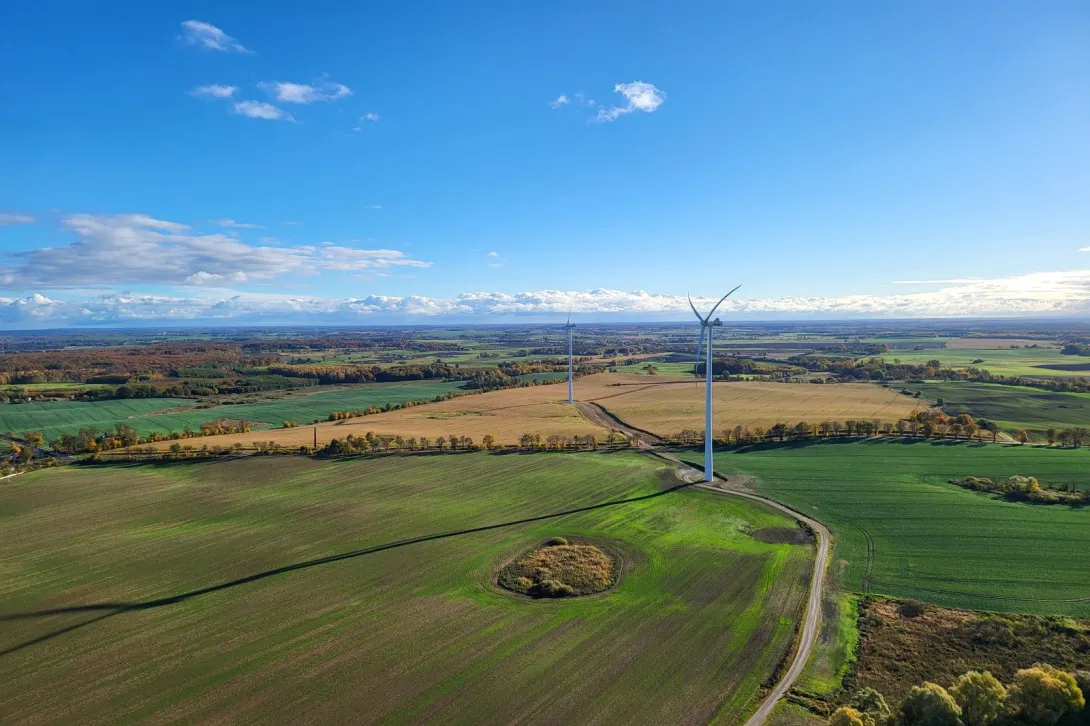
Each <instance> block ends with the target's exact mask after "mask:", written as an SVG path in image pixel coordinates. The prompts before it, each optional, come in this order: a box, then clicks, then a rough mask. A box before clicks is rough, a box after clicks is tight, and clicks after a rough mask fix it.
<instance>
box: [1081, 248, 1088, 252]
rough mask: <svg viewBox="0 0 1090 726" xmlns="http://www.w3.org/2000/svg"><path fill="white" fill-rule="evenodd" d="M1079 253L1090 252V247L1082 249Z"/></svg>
mask: <svg viewBox="0 0 1090 726" xmlns="http://www.w3.org/2000/svg"><path fill="white" fill-rule="evenodd" d="M1079 252H1090V247H1080V248H1079Z"/></svg>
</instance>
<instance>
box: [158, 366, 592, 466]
mask: <svg viewBox="0 0 1090 726" xmlns="http://www.w3.org/2000/svg"><path fill="white" fill-rule="evenodd" d="M601 377H602V376H594V378H601ZM580 383H582V381H580ZM567 398H568V392H567V387H566V386H563V385H544V386H530V387H528V388H511V389H507V390H503V391H492V392H490V393H482V394H478V395H469V396H460V397H458V398H454V399H451V400H449V401H440V402H439V403H429V404H426V405H423V406H414V407H412V408H406V409H399V410H397V411H389V412H387V413H379V414H374V415H371V416H361V417H358V418H351V419H345V420H343V421H336V422H331V423H321V424H317V425H316V427H311V426H306V427H302V426H301V427H299V428H295V429H281V430H272V431H262V432H260V433H258V434H256V435H255V434H253V433H249V434H230V435H226V436H210V437H205V438H201V439H194V440H193V441H191V442H187V443H195V444H197V445H198V446H199V445H202V444H208V445H209V446H230V445H233V444H234V443H236V442H237V443H240V444H243V445H244V446H245V445H249V444H250V443H251V442H252V441H256V440H259V439H260V440H262V441H275V442H277V443H279V444H281V445H283V446H290V447H297V446H304V445H310V444H311V443H312V442H313V440H314V428H317V432H318V444H319V445H322V444H325V443H327V442H329V441H330V440H332V439H335V438H337V439H343V438H345V437H347V436H348V435H349V434H353V435H355V436H363V435H364V434H366V433H367V432H368V431H371V432H374V433H375V434H378V435H389V436H396V435H399V434H400V435H402V436H406V437H408V436H416V437H420V436H427V437H429V438H433V439H434V438H435V437H438V436H450V435H452V434H453V435H457V436H469V437H470V438H472V439H473V440H474V441H476V442H477V443H480V441H481V439H483V438H484V437H485V436H486V435H491V436H494V437H495V438H496V441H497V442H499V443H501V444H517V443H518V440H519V437H520V436H522V435H523V434H525V433H530V434H541V436H542V437H548V436H551V435H554V434H557V435H562V436H576V435H578V436H586V435H588V434H595V435H597V436H599V437H604V436H605V435H606V433H607V431H606V430H605V429H603V428H601V427H599V426H597V425H595V424H593V423H591V422H590V421H587V420H586V419H585V418H583V416H582V415H581V414H580V413H579V411H578V410H577V409H576V408H575V407H574V406H569V405H568V402H567ZM169 445H170V444H169V442H167V443H166V444H163V445H160V446H159V447H158V448H166V447H168V446H169Z"/></svg>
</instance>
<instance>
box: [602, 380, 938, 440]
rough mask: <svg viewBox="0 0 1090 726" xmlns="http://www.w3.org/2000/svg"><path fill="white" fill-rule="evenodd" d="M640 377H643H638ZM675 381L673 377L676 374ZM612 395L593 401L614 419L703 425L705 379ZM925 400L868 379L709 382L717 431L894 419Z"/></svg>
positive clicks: (623, 389)
mask: <svg viewBox="0 0 1090 726" xmlns="http://www.w3.org/2000/svg"><path fill="white" fill-rule="evenodd" d="M641 378H643V379H644V380H646V379H647V377H646V376H641ZM674 380H677V379H674ZM613 391H614V393H613V395H606V396H602V397H599V398H597V399H590V400H595V402H597V403H598V404H600V405H601V406H603V407H604V408H606V409H607V410H608V411H609V412H610V413H612V414H613V415H614V416H616V417H617V418H619V419H621V420H622V421H624V422H625V423H627V424H630V425H632V426H635V427H637V428H641V429H644V430H646V431H651V432H652V433H656V434H658V435H660V436H669V435H670V434H674V433H677V432H678V431H681V430H682V429H697V430H702V429H703V428H704V384H703V383H702V382H695V381H693V380H692V379H689V380H688V381H687V382H685V383H668V382H666V381H662V382H660V383H659V385H650V386H635V385H631V386H629V385H624V386H619V387H616V388H614V389H613ZM923 405H925V404H922V403H920V402H919V401H917V400H915V399H912V398H910V397H908V396H903V395H901V394H900V393H897V392H896V391H894V390H891V389H888V388H882V387H881V386H877V385H874V384H870V383H833V384H813V383H771V382H765V381H737V382H720V383H715V384H714V385H713V386H712V409H713V420H714V425H715V431H716V433H717V434H718V433H719V432H721V431H723V429H725V428H728V427H729V428H733V427H735V426H749V427H754V426H763V427H765V428H768V427H769V426H771V425H773V424H775V423H779V422H782V423H786V424H789V425H792V426H793V425H795V424H796V423H798V422H800V421H807V422H812V423H820V422H821V421H825V420H830V421H839V422H841V423H843V422H844V421H846V420H849V419H855V420H863V421H871V420H874V419H877V420H879V421H883V422H885V421H888V422H891V423H895V422H896V421H897V420H899V419H901V418H904V417H905V416H908V415H909V414H910V413H912V411H913V410H915V409H916V408H917V407H919V406H923Z"/></svg>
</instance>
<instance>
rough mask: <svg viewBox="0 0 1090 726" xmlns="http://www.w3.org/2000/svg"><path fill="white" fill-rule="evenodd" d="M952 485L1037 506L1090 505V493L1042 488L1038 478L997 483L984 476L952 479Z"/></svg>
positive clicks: (1021, 477)
mask: <svg viewBox="0 0 1090 726" xmlns="http://www.w3.org/2000/svg"><path fill="white" fill-rule="evenodd" d="M950 483H952V484H957V485H958V486H960V487H965V488H966V489H973V490H976V491H980V492H993V493H995V494H1002V495H1003V496H1004V497H1006V498H1007V499H1011V500H1014V501H1023V502H1034V503H1037V504H1090V491H1085V492H1084V491H1082V490H1079V489H1076V488H1075V487H1073V486H1071V485H1066V486H1064V487H1063V488H1057V487H1050V486H1042V485H1041V483H1040V482H1038V481H1037V478H1036V477H1032V476H1018V475H1015V476H1012V477H1009V478H1008V479H1007V480H1006V481H997V480H995V479H989V478H988V477H982V476H967V477H965V478H964V479H951V480H950Z"/></svg>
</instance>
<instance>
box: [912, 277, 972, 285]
mask: <svg viewBox="0 0 1090 726" xmlns="http://www.w3.org/2000/svg"><path fill="white" fill-rule="evenodd" d="M974 282H980V278H979V277H957V278H954V279H952V280H894V281H893V284H894V285H968V284H971V283H974Z"/></svg>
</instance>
